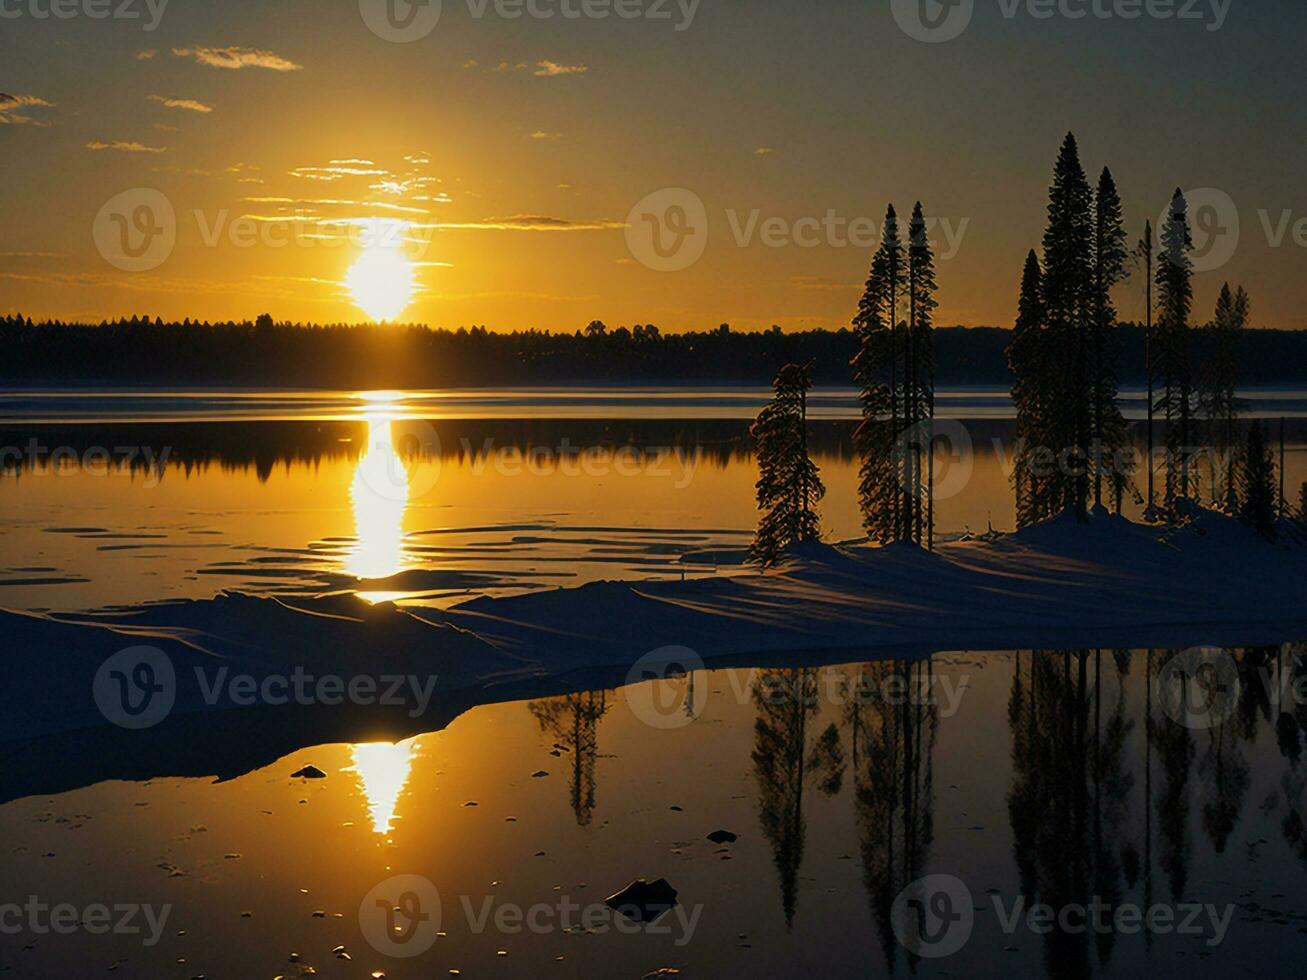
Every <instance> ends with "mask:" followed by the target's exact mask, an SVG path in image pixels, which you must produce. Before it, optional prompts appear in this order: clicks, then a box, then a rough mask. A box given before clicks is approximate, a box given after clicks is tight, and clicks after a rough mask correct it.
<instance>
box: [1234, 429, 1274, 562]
mask: <svg viewBox="0 0 1307 980" xmlns="http://www.w3.org/2000/svg"><path fill="white" fill-rule="evenodd" d="M1275 480H1276V477H1275V460H1274V458H1273V457H1272V455H1271V448H1270V446H1268V445H1267V444H1266V432H1265V431H1264V430H1263V429H1262V424H1261V423H1260V422H1254V423H1253V424H1252V428H1251V429H1249V430H1248V444H1247V446H1246V447H1245V448H1244V451H1243V455H1242V457H1241V458H1240V460H1239V518H1240V519H1241V520H1242V521H1243V522H1244V523H1245V524H1247V525H1248V526H1249V527H1250V528H1252V529H1253V530H1254V531H1256V532H1257V533H1258V534H1260V535H1262V536H1263V537H1265V538H1268V539H1274V538H1275V516H1276V513H1275V512H1276V498H1277V493H1276V490H1275Z"/></svg>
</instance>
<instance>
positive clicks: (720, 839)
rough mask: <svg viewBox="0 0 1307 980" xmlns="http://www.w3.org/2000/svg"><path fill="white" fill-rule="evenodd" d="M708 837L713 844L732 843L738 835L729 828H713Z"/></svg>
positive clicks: (737, 838)
mask: <svg viewBox="0 0 1307 980" xmlns="http://www.w3.org/2000/svg"><path fill="white" fill-rule="evenodd" d="M708 839H709V840H710V841H712V842H713V843H714V844H734V843H735V842H736V841H737V840H739V839H740V837H739V835H738V834H732V833H731V832H730V831H729V830H714V831H713V832H712V833H711V834H709V835H708Z"/></svg>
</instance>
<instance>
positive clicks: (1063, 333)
mask: <svg viewBox="0 0 1307 980" xmlns="http://www.w3.org/2000/svg"><path fill="white" fill-rule="evenodd" d="M1093 196H1094V195H1093V192H1092V190H1091V189H1090V187H1089V181H1088V180H1086V178H1085V171H1084V168H1083V167H1081V165H1080V152H1079V149H1078V147H1077V146H1076V138H1075V136H1074V135H1072V134H1070V133H1068V134H1067V137H1066V140H1065V141H1064V142H1063V144H1062V150H1061V153H1060V155H1059V156H1058V161H1057V165H1056V167H1055V169H1054V172H1053V186H1052V187H1051V188H1050V190H1049V196H1048V227H1047V229H1046V230H1045V232H1044V293H1043V295H1044V317H1045V322H1046V329H1047V330H1048V332H1049V334H1050V337H1049V341H1050V343H1051V344H1052V348H1051V350H1052V352H1053V353H1054V354H1055V355H1056V360H1053V359H1050V362H1049V363H1048V364H1046V365H1044V367H1045V369H1048V370H1053V371H1055V372H1056V375H1057V377H1059V378H1060V379H1061V381H1062V383H1061V385H1060V386H1059V387H1058V388H1057V397H1056V398H1055V399H1054V401H1053V403H1052V404H1051V405H1050V406H1049V411H1048V413H1047V420H1046V428H1045V434H1046V435H1047V437H1048V441H1047V442H1046V445H1047V446H1048V448H1050V449H1052V450H1053V451H1054V453H1055V454H1057V455H1058V456H1059V458H1060V459H1062V460H1064V461H1065V466H1063V467H1061V469H1060V471H1059V472H1058V473H1056V474H1055V475H1054V486H1053V488H1052V491H1053V498H1054V499H1053V501H1052V503H1053V505H1054V506H1055V507H1056V510H1057V511H1063V510H1074V511H1075V513H1076V515H1077V516H1078V517H1079V518H1080V520H1082V521H1083V520H1085V519H1086V518H1087V514H1088V504H1089V455H1090V454H1089V451H1088V446H1089V441H1090V436H1091V420H1090V415H1091V411H1090V383H1089V379H1090V350H1089V348H1090V334H1091V332H1092V328H1093V298H1094V248H1093V245H1094V221H1093Z"/></svg>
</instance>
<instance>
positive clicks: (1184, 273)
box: [1156, 188, 1194, 506]
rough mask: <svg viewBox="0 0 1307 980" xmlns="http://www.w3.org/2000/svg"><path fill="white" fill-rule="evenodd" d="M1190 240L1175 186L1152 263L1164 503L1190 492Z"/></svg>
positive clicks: (1186, 207)
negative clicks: (1154, 270)
mask: <svg viewBox="0 0 1307 980" xmlns="http://www.w3.org/2000/svg"><path fill="white" fill-rule="evenodd" d="M1193 247H1194V243H1193V237H1192V235H1191V233H1190V228H1189V204H1188V202H1187V201H1186V200H1185V197H1184V193H1183V192H1182V191H1180V190H1179V189H1178V188H1177V190H1176V192H1175V195H1174V197H1172V199H1171V208H1170V211H1169V212H1168V214H1167V219H1166V227H1165V228H1163V229H1162V251H1161V255H1160V260H1159V262H1158V264H1157V301H1158V311H1157V313H1158V316H1157V344H1156V353H1157V367H1158V375H1159V377H1160V379H1161V382H1162V393H1161V396H1160V398H1159V399H1158V402H1157V409H1158V411H1160V412H1162V413H1163V415H1164V417H1165V418H1166V503H1167V504H1168V506H1170V505H1173V504H1174V503H1175V501H1176V500H1177V499H1178V498H1187V497H1189V496H1190V495H1191V493H1192V490H1193V475H1192V467H1191V465H1190V457H1191V453H1192V445H1193V443H1192V434H1193V433H1192V426H1193V413H1194V403H1193V398H1194V383H1193V368H1192V364H1191V352H1190V349H1189V348H1190V339H1191V338H1190V325H1189V317H1190V313H1191V311H1192V309H1193V300H1194V291H1193V262H1192V260H1191V259H1190V258H1189V253H1190V252H1191V251H1193Z"/></svg>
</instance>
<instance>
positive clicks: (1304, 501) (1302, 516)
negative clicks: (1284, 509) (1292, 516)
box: [1298, 483, 1307, 524]
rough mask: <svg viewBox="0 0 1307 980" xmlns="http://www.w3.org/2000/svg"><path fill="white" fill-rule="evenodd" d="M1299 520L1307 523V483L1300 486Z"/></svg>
mask: <svg viewBox="0 0 1307 980" xmlns="http://www.w3.org/2000/svg"><path fill="white" fill-rule="evenodd" d="M1298 520H1300V521H1302V522H1303V523H1304V524H1307V483H1304V484H1303V485H1302V486H1301V487H1299V488H1298Z"/></svg>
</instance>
